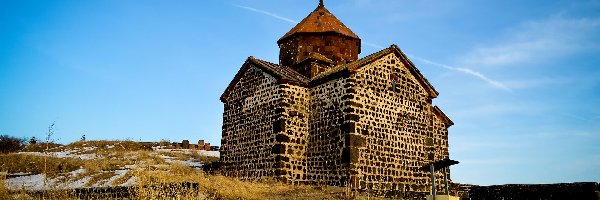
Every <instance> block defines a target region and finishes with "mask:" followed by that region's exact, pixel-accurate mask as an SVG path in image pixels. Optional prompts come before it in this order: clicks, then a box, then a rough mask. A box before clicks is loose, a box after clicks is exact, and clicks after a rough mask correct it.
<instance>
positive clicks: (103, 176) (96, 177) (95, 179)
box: [85, 171, 116, 187]
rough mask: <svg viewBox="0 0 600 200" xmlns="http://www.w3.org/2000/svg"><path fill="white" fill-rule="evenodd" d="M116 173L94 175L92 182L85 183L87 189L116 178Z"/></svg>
mask: <svg viewBox="0 0 600 200" xmlns="http://www.w3.org/2000/svg"><path fill="white" fill-rule="evenodd" d="M115 175H116V173H115V172H114V171H110V172H100V173H98V174H96V175H93V176H92V177H91V178H90V180H89V181H88V182H87V183H85V186H86V187H91V186H93V185H94V184H96V183H98V182H99V181H101V180H107V179H109V178H112V177H113V176H115Z"/></svg>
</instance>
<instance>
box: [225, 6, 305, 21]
mask: <svg viewBox="0 0 600 200" xmlns="http://www.w3.org/2000/svg"><path fill="white" fill-rule="evenodd" d="M233 6H235V7H238V8H243V9H246V10H249V11H252V12H256V13H260V14H264V15H267V16H270V17H273V18H275V19H279V20H282V21H286V22H289V23H292V24H297V23H298V21H296V20H293V19H290V18H287V17H282V16H279V15H277V14H275V13H272V12H269V11H265V10H260V9H256V8H252V7H248V6H241V5H233Z"/></svg>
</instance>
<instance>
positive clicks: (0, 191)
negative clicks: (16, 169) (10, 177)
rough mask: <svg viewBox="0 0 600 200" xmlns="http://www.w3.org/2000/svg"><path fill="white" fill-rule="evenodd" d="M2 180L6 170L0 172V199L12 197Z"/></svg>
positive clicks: (4, 178)
mask: <svg viewBox="0 0 600 200" xmlns="http://www.w3.org/2000/svg"><path fill="white" fill-rule="evenodd" d="M4 180H6V172H0V199H12V197H11V196H10V194H9V193H8V189H6V185H5V184H4Z"/></svg>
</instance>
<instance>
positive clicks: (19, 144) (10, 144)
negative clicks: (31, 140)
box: [0, 135, 25, 153]
mask: <svg viewBox="0 0 600 200" xmlns="http://www.w3.org/2000/svg"><path fill="white" fill-rule="evenodd" d="M24 141H25V140H24V139H20V138H16V137H11V136H8V135H0V153H11V152H17V151H20V150H21V149H23V142H24Z"/></svg>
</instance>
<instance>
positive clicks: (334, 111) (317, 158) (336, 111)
mask: <svg viewBox="0 0 600 200" xmlns="http://www.w3.org/2000/svg"><path fill="white" fill-rule="evenodd" d="M346 84H347V82H346V79H345V78H339V79H334V80H331V81H329V82H326V83H322V84H319V85H317V86H314V87H313V88H311V90H310V92H311V97H312V98H311V100H310V110H311V113H310V134H309V137H308V138H309V139H308V158H307V159H308V174H307V176H308V178H309V179H310V180H311V182H312V183H313V184H316V185H331V186H345V185H346V184H345V183H346V180H347V174H348V166H347V162H346V164H344V163H343V162H342V159H343V158H342V154H343V150H344V149H343V148H344V139H345V135H346V132H345V131H344V128H343V126H344V123H345V119H344V116H345V115H344V112H345V111H344V109H345V108H346V106H345V104H344V101H345V100H344V98H347V97H345V95H346V90H345V86H346Z"/></svg>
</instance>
